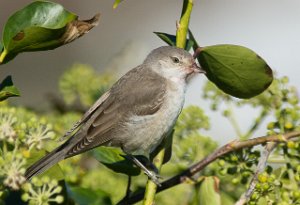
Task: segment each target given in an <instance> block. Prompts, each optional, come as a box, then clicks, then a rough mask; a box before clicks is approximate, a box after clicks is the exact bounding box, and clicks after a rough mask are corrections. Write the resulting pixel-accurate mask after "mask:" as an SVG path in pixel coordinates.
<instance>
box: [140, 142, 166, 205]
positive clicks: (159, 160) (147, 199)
mask: <svg viewBox="0 0 300 205" xmlns="http://www.w3.org/2000/svg"><path fill="white" fill-rule="evenodd" d="M165 150H166V149H165V147H163V148H162V149H161V150H160V151H159V152H158V154H157V155H156V156H155V157H154V159H153V165H154V166H155V167H156V168H157V170H158V171H160V168H161V166H162V164H163V160H164V156H165ZM156 190H157V185H156V184H155V183H154V182H153V181H152V180H151V179H148V181H147V184H146V190H145V196H144V201H143V205H152V204H154V197H155V193H156Z"/></svg>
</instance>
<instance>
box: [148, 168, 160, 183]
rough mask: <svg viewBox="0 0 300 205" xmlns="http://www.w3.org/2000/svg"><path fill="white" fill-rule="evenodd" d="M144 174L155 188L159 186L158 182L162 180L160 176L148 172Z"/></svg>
mask: <svg viewBox="0 0 300 205" xmlns="http://www.w3.org/2000/svg"><path fill="white" fill-rule="evenodd" d="M144 173H145V174H146V175H147V176H148V177H149V179H150V180H151V181H153V182H154V184H156V185H157V186H161V183H160V181H159V180H160V179H162V177H161V176H160V175H158V174H157V173H155V172H153V171H150V170H147V171H144Z"/></svg>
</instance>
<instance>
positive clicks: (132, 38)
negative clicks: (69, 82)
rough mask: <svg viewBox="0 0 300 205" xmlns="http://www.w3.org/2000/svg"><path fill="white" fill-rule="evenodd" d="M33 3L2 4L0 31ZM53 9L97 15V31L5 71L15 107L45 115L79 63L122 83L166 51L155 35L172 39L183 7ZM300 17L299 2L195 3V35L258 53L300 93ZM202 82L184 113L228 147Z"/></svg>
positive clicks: (97, 4)
mask: <svg viewBox="0 0 300 205" xmlns="http://www.w3.org/2000/svg"><path fill="white" fill-rule="evenodd" d="M30 2H31V1H29V0H18V1H5V0H0V30H2V29H3V27H4V24H5V22H6V20H7V19H8V17H9V16H10V15H11V14H12V13H14V12H15V11H16V10H18V9H20V8H22V7H24V6H25V5H27V4H28V3H30ZM55 2H58V3H60V4H62V5H64V7H65V8H66V9H68V10H69V11H72V12H74V13H76V14H77V15H78V16H79V18H80V19H88V18H90V17H92V16H93V15H94V14H95V13H98V12H100V13H101V18H100V23H99V25H98V26H97V27H96V28H94V29H92V30H91V31H90V33H89V34H87V35H85V36H83V37H82V38H80V39H79V40H76V41H75V42H73V43H71V44H68V45H66V46H62V47H60V48H58V49H56V50H53V51H48V52H36V53H23V54H20V55H18V56H17V57H16V58H15V59H14V60H13V61H10V62H9V63H7V64H5V65H2V66H1V67H0V77H1V79H3V78H4V77H5V76H7V75H12V76H13V80H14V83H15V84H16V86H17V87H18V88H19V89H20V91H21V95H22V97H20V98H13V99H11V100H10V102H12V103H15V104H22V105H28V106H31V107H35V108H38V109H42V108H47V106H49V105H48V99H47V97H46V96H47V94H49V93H57V92H58V79H59V77H60V76H61V74H62V73H63V72H64V71H65V70H66V69H68V68H70V67H71V66H72V65H73V64H74V63H83V64H88V65H91V66H92V67H94V68H95V69H96V70H97V71H99V72H101V71H104V70H111V72H113V73H115V75H117V76H121V75H122V74H124V73H125V72H126V71H128V70H129V69H131V68H133V67H135V66H137V65H138V64H140V63H142V61H143V59H144V58H145V57H146V55H147V54H148V53H149V52H150V51H151V50H152V49H154V48H156V47H159V46H162V45H164V43H163V42H162V41H161V40H160V39H159V38H158V37H156V36H155V35H154V34H153V32H154V31H160V32H166V33H171V34H175V32H176V26H175V23H176V20H178V19H179V17H180V13H181V7H182V1H180V0H173V1H170V0H169V1H167V0H164V1H161V0H152V1H138V0H126V1H125V2H123V3H121V4H120V5H119V7H118V8H117V9H115V10H113V9H112V5H113V1H112V0H111V1H108V0H106V1H100V0H89V1H79V0H73V1H62V0H61V1H55ZM299 10H300V1H299V0H286V1H281V0H263V1H262V0H251V1H249V0H248V1H246V0H226V1H219V0H195V5H194V9H193V13H192V17H191V22H190V28H191V30H192V31H193V33H194V35H195V37H196V39H197V41H198V43H199V44H200V45H201V46H206V45H213V44H224V43H229V44H238V45H243V46H246V47H248V48H250V49H252V50H254V51H255V52H257V53H258V54H259V55H260V56H262V57H263V58H264V59H265V60H266V61H267V62H268V64H269V65H270V67H271V68H272V69H273V70H274V71H275V72H276V74H277V76H284V75H286V76H289V78H290V81H291V84H293V85H295V86H296V87H299V86H300V75H299V74H300V71H299V68H298V66H299V65H300V58H299V57H298V53H299V51H298V50H299V49H298V48H299V46H300V38H299V36H300V21H299V19H300V12H299ZM205 81H206V77H205V76H197V77H195V79H193V80H192V82H191V84H190V87H189V89H188V92H187V98H186V105H190V104H196V105H199V106H201V107H202V108H203V109H204V110H205V111H206V112H207V113H208V115H209V116H210V117H211V120H212V127H211V130H209V131H207V132H209V134H210V135H212V136H215V139H217V140H218V141H220V142H221V143H225V142H227V141H228V140H229V139H233V138H234V135H233V133H234V132H233V128H232V127H231V125H230V124H229V123H228V122H227V121H226V120H225V119H224V118H223V117H222V115H221V114H220V113H216V112H211V111H210V109H209V105H208V103H207V102H206V101H204V100H203V99H201V90H202V87H203V85H204V82H205ZM254 116H256V112H255V111H253V110H250V109H247V108H243V109H241V110H239V111H238V115H237V118H238V120H239V121H240V122H244V123H242V125H243V126H245V127H249V124H247V122H249V121H250V122H251V120H249V119H252V118H253V117H254ZM224 133H225V135H226V136H224ZM262 133H264V132H262ZM259 134H260V133H259V132H258V133H257V135H259Z"/></svg>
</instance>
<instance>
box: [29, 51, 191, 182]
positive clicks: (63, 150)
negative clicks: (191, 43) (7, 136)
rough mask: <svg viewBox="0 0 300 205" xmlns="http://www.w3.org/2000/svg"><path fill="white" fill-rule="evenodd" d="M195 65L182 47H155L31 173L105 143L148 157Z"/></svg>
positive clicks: (165, 129) (171, 119) (180, 101)
mask: <svg viewBox="0 0 300 205" xmlns="http://www.w3.org/2000/svg"><path fill="white" fill-rule="evenodd" d="M174 58H178V60H180V63H181V64H180V65H179V63H178V62H177V59H176V62H175V61H174ZM193 69H196V66H195V62H194V59H193V58H192V56H191V55H190V54H189V53H188V52H186V51H184V50H183V49H178V48H175V47H167V46H166V47H160V48H158V49H155V50H154V51H152V52H151V53H150V54H149V55H148V57H147V58H146V60H145V61H144V63H143V64H141V65H140V66H138V67H136V68H134V69H132V70H131V71H129V72H128V73H127V74H125V75H124V76H123V77H122V78H120V79H119V80H118V81H117V82H116V83H115V84H114V85H113V86H112V88H111V89H110V90H109V91H107V92H106V93H105V94H104V95H102V97H101V98H99V100H97V101H96V103H95V104H94V105H93V106H92V107H91V108H90V109H89V110H88V111H87V112H86V113H85V114H84V116H83V118H82V119H81V120H80V121H79V122H77V123H76V124H75V125H74V127H73V128H72V129H71V130H70V131H68V132H67V133H66V136H68V135H72V136H71V137H70V138H69V139H68V140H67V141H66V142H65V143H63V144H62V145H61V146H59V147H58V148H56V149H55V150H53V151H52V152H50V153H49V154H47V155H46V156H45V157H43V158H41V159H40V160H39V161H37V162H36V163H34V164H33V165H32V166H30V167H29V168H28V169H27V170H26V173H25V176H26V178H27V179H30V178H31V177H32V176H34V175H36V174H39V173H41V172H43V171H45V170H46V169H48V168H50V167H51V166H53V165H54V164H56V163H57V162H59V161H61V160H63V159H66V158H69V157H72V156H74V155H77V154H80V153H82V152H85V151H87V150H90V149H92V148H95V147H98V146H101V145H104V146H116V147H120V148H122V149H123V150H124V152H125V153H130V154H143V155H146V156H148V155H149V153H150V152H151V151H153V149H154V148H155V147H157V146H158V145H159V143H160V142H161V141H162V139H163V137H164V136H165V135H166V134H167V133H168V132H169V130H170V129H172V127H173V126H174V123H175V121H176V119H177V117H178V115H179V113H180V111H181V109H182V106H183V102H184V93H185V88H186V77H187V76H188V75H189V74H191V73H193V72H196V70H193Z"/></svg>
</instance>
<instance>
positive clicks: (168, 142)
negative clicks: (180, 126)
mask: <svg viewBox="0 0 300 205" xmlns="http://www.w3.org/2000/svg"><path fill="white" fill-rule="evenodd" d="M174 132H175V130H174V129H173V130H172V131H171V132H170V134H169V135H168V136H167V137H166V138H165V139H164V140H163V142H162V143H161V144H160V145H159V146H158V147H157V148H156V149H155V150H154V151H153V152H152V153H151V154H150V159H151V161H152V159H153V158H154V157H155V156H156V155H157V154H158V152H159V151H160V150H161V149H162V148H165V155H164V159H163V164H166V163H167V162H168V161H170V159H171V157H172V144H173V136H174Z"/></svg>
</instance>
